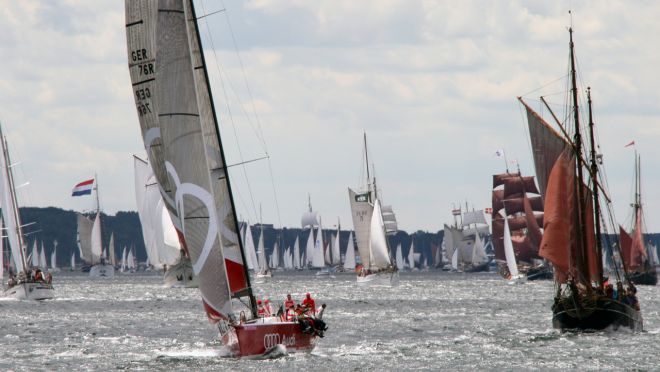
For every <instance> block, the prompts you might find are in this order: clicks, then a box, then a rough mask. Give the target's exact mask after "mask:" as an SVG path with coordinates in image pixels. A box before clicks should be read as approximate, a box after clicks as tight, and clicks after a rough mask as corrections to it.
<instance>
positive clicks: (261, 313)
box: [257, 300, 266, 318]
mask: <svg viewBox="0 0 660 372" xmlns="http://www.w3.org/2000/svg"><path fill="white" fill-rule="evenodd" d="M257 316H258V317H259V318H263V317H265V316H266V309H264V306H263V305H262V304H261V300H257Z"/></svg>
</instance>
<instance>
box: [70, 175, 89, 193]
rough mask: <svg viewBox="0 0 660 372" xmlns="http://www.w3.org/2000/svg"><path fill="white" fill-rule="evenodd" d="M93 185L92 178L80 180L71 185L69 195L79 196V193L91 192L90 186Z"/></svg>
mask: <svg viewBox="0 0 660 372" xmlns="http://www.w3.org/2000/svg"><path fill="white" fill-rule="evenodd" d="M93 186H94V179H93V178H92V179H91V180H87V181H82V182H81V183H79V184H77V185H76V186H74V187H73V190H72V191H71V196H81V195H90V194H91V193H92V187H93Z"/></svg>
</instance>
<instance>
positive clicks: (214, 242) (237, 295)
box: [126, 0, 323, 357]
mask: <svg viewBox="0 0 660 372" xmlns="http://www.w3.org/2000/svg"><path fill="white" fill-rule="evenodd" d="M126 38H127V44H128V59H129V70H130V76H131V81H132V88H133V97H134V99H135V104H136V108H137V111H138V117H139V120H140V127H141V130H142V137H143V140H144V145H145V148H146V150H147V153H148V156H149V160H150V163H151V166H152V168H153V171H154V174H155V176H156V180H157V181H158V184H159V188H160V190H161V194H162V196H163V200H164V201H165V206H166V208H167V211H168V212H169V214H170V216H171V218H172V222H173V224H174V226H175V228H176V230H177V233H178V235H179V237H180V241H181V245H182V247H183V249H185V250H186V251H187V255H188V256H189V257H190V259H191V262H192V266H193V270H194V274H195V276H197V278H198V280H199V290H200V292H201V296H202V303H203V306H204V310H205V311H206V314H207V316H208V318H209V320H211V322H213V323H215V324H217V326H218V329H219V330H220V339H221V341H222V343H223V344H224V345H226V346H228V347H229V348H230V350H231V352H232V353H233V355H235V356H241V357H250V356H259V355H263V354H265V353H268V352H270V351H271V350H272V349H273V348H276V347H278V346H280V345H283V346H285V347H286V348H287V349H288V350H311V349H313V348H314V346H315V343H316V340H317V337H319V336H322V332H323V330H320V329H318V328H317V327H309V326H307V325H306V324H301V322H296V321H284V320H281V319H280V318H279V317H268V318H259V317H258V316H257V315H258V314H257V304H256V300H255V297H254V294H253V291H252V286H251V283H250V276H249V275H248V271H247V265H245V262H246V259H245V252H244V250H243V246H242V243H241V239H240V237H239V226H238V222H237V221H238V219H237V216H236V209H235V205H234V201H233V196H232V191H231V184H230V182H229V178H228V177H229V174H228V172H227V166H226V164H227V163H226V161H225V156H224V151H223V147H222V141H221V137H220V132H219V129H218V120H217V117H216V113H215V109H214V107H213V98H212V95H211V90H210V86H209V80H208V73H207V68H206V63H205V60H204V53H203V50H202V46H201V43H200V37H199V30H198V25H197V16H196V15H195V10H194V7H193V2H192V1H191V0H126ZM312 321H314V320H313V319H312ZM321 324H322V323H321V322H317V323H316V322H315V323H314V325H315V326H316V325H321ZM310 328H311V329H310ZM278 348H279V347H278Z"/></svg>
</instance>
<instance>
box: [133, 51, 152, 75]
mask: <svg viewBox="0 0 660 372" xmlns="http://www.w3.org/2000/svg"><path fill="white" fill-rule="evenodd" d="M131 59H132V60H133V62H140V61H145V63H143V64H139V65H137V66H138V69H139V70H140V75H153V73H154V64H153V63H152V62H147V60H148V59H149V57H148V54H147V50H146V49H138V50H133V51H131Z"/></svg>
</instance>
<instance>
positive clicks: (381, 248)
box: [369, 199, 390, 268]
mask: <svg viewBox="0 0 660 372" xmlns="http://www.w3.org/2000/svg"><path fill="white" fill-rule="evenodd" d="M369 238H370V239H369V250H370V251H371V259H370V263H369V267H378V268H385V267H388V266H389V265H390V254H389V246H388V244H387V236H386V235H385V224H384V222H383V216H382V214H381V208H380V201H379V200H378V199H376V200H375V202H374V212H373V214H372V216H371V233H370V234H369Z"/></svg>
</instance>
